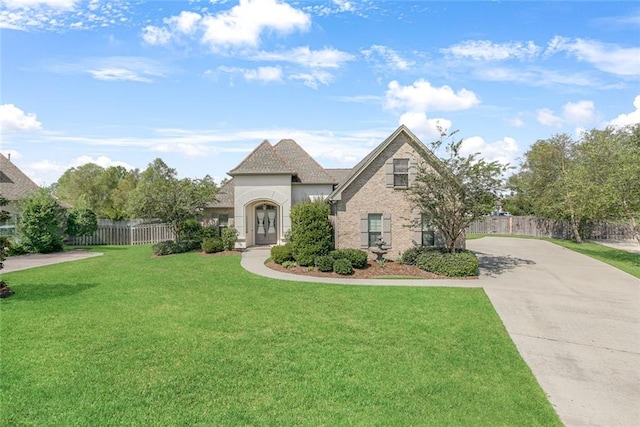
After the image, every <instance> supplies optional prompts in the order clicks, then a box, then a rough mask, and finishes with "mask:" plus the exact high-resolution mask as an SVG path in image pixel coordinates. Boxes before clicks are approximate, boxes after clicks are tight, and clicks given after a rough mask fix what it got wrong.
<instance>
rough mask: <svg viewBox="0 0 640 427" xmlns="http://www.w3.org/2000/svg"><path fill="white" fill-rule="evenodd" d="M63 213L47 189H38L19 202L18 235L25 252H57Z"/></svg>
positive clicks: (61, 236)
mask: <svg viewBox="0 0 640 427" xmlns="http://www.w3.org/2000/svg"><path fill="white" fill-rule="evenodd" d="M65 228H66V227H65V213H64V210H63V209H62V207H60V205H59V204H58V201H57V200H56V199H55V198H54V197H53V196H52V195H51V193H50V192H49V190H47V189H39V190H36V191H34V192H33V193H31V194H29V195H27V196H26V197H25V198H24V199H22V200H21V202H20V219H19V222H18V235H19V237H20V241H21V245H22V247H23V248H24V249H25V250H26V251H27V252H40V253H49V252H58V251H61V250H62V243H63V241H64V234H65Z"/></svg>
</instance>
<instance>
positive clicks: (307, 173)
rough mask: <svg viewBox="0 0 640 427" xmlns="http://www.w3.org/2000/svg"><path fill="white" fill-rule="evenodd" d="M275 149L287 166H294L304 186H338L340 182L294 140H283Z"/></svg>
mask: <svg viewBox="0 0 640 427" xmlns="http://www.w3.org/2000/svg"><path fill="white" fill-rule="evenodd" d="M273 149H274V150H275V151H276V152H277V153H278V155H279V156H280V158H282V159H283V160H284V161H285V162H286V163H287V164H290V165H294V168H295V171H296V173H297V174H298V178H299V180H300V182H301V183H303V184H337V183H338V181H337V180H336V179H335V178H334V177H333V176H331V175H329V174H328V173H327V171H325V170H324V168H323V167H322V166H320V164H318V162H316V161H315V160H314V159H313V157H311V156H310V155H309V153H307V152H306V151H304V149H303V148H302V147H300V146H299V145H298V143H297V142H295V141H294V140H293V139H283V140H281V141H280V142H278V143H277V144H276V145H275V146H274V147H273Z"/></svg>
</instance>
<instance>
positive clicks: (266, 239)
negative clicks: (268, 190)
mask: <svg viewBox="0 0 640 427" xmlns="http://www.w3.org/2000/svg"><path fill="white" fill-rule="evenodd" d="M276 212H277V211H276V207H275V206H273V205H267V204H263V205H258V206H256V240H255V242H256V245H275V244H276V243H278V232H277V230H278V226H277V224H276V218H277V215H276Z"/></svg>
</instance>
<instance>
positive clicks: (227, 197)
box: [205, 125, 464, 258]
mask: <svg viewBox="0 0 640 427" xmlns="http://www.w3.org/2000/svg"><path fill="white" fill-rule="evenodd" d="M437 162H439V160H438V159H437V158H436V157H435V156H434V155H433V153H432V152H431V151H430V150H429V149H428V148H427V147H426V146H425V145H424V144H423V143H422V142H420V140H419V139H418V138H417V137H416V136H415V135H414V134H413V133H412V132H411V131H410V130H409V129H408V128H407V127H406V126H404V125H402V126H400V127H399V128H398V129H397V130H396V131H395V132H394V133H393V134H391V135H390V136H389V137H388V138H387V139H385V140H384V141H383V142H382V143H381V144H380V145H378V146H377V147H376V148H375V149H374V150H373V151H372V152H371V153H370V154H369V155H368V156H366V157H365V158H364V159H363V160H362V161H360V163H358V164H357V165H356V166H355V167H353V168H352V169H325V168H323V167H322V166H320V165H319V164H318V163H317V162H316V161H315V160H314V159H313V158H312V157H311V156H310V155H309V154H308V153H307V152H306V151H304V150H303V149H302V148H301V147H300V146H299V145H298V144H297V143H296V142H295V141H293V140H291V139H283V140H282V141H280V142H278V143H277V144H276V145H271V144H270V143H269V142H268V141H264V142H263V143H262V144H260V145H259V146H258V147H257V148H256V149H255V150H254V151H253V152H252V153H251V154H249V155H248V156H247V157H246V158H245V159H244V160H243V161H242V162H241V163H240V164H239V165H238V166H237V167H235V168H234V169H232V170H231V171H229V172H228V174H229V175H230V176H231V177H232V178H231V179H230V180H229V181H227V182H226V183H225V184H224V185H223V186H222V188H221V190H220V193H219V194H218V201H217V202H216V203H212V204H210V205H209V206H208V207H207V208H206V209H205V218H207V219H213V220H217V221H218V222H219V223H220V224H221V225H230V226H235V227H236V229H237V230H238V242H237V246H238V247H239V248H245V247H249V246H254V245H274V244H281V243H284V242H285V236H286V233H287V232H288V231H289V230H290V229H291V220H290V217H289V212H290V210H291V206H292V205H294V204H296V203H300V202H302V201H305V200H316V199H325V200H327V201H328V202H329V203H330V204H331V216H332V218H331V219H332V223H333V226H334V232H335V236H334V238H335V243H336V247H338V248H362V249H367V248H369V247H371V246H373V244H374V242H375V241H376V239H377V238H378V237H382V238H383V239H384V241H385V242H386V243H387V246H390V247H391V250H390V251H389V254H388V256H389V257H390V258H397V256H398V255H399V254H400V253H402V252H403V251H404V250H406V249H408V248H410V247H412V246H415V245H426V246H434V245H436V246H441V245H443V242H442V240H441V239H439V238H438V236H437V235H435V234H434V232H433V231H432V229H431V228H430V227H429V224H428V223H427V221H426V219H423V218H422V217H421V215H420V213H419V212H415V211H414V210H412V206H411V204H410V202H409V200H408V198H407V197H406V190H407V188H408V187H409V185H410V184H411V182H412V180H413V179H414V177H415V174H416V171H417V166H418V164H427V165H434V164H436V163H437ZM462 244H464V242H463V243H462Z"/></svg>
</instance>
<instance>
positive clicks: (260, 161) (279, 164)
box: [228, 140, 295, 176]
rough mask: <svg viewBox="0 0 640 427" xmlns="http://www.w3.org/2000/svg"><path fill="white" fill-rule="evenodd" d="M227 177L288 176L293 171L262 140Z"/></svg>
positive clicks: (266, 142) (293, 173)
mask: <svg viewBox="0 0 640 427" xmlns="http://www.w3.org/2000/svg"><path fill="white" fill-rule="evenodd" d="M228 173H229V175H231V176H234V175H260V174H289V175H295V172H294V170H293V169H292V168H291V166H290V165H288V164H287V163H286V162H285V161H284V160H283V159H282V158H281V157H280V156H279V155H278V153H277V152H276V151H275V150H274V149H273V146H272V145H271V144H270V143H269V141H267V140H264V141H263V142H262V144H260V145H258V147H256V149H255V150H253V151H252V152H251V154H249V155H248V156H247V157H245V159H244V160H243V161H242V162H240V164H239V165H238V166H236V167H235V168H234V169H232V170H230V171H229V172H228Z"/></svg>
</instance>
